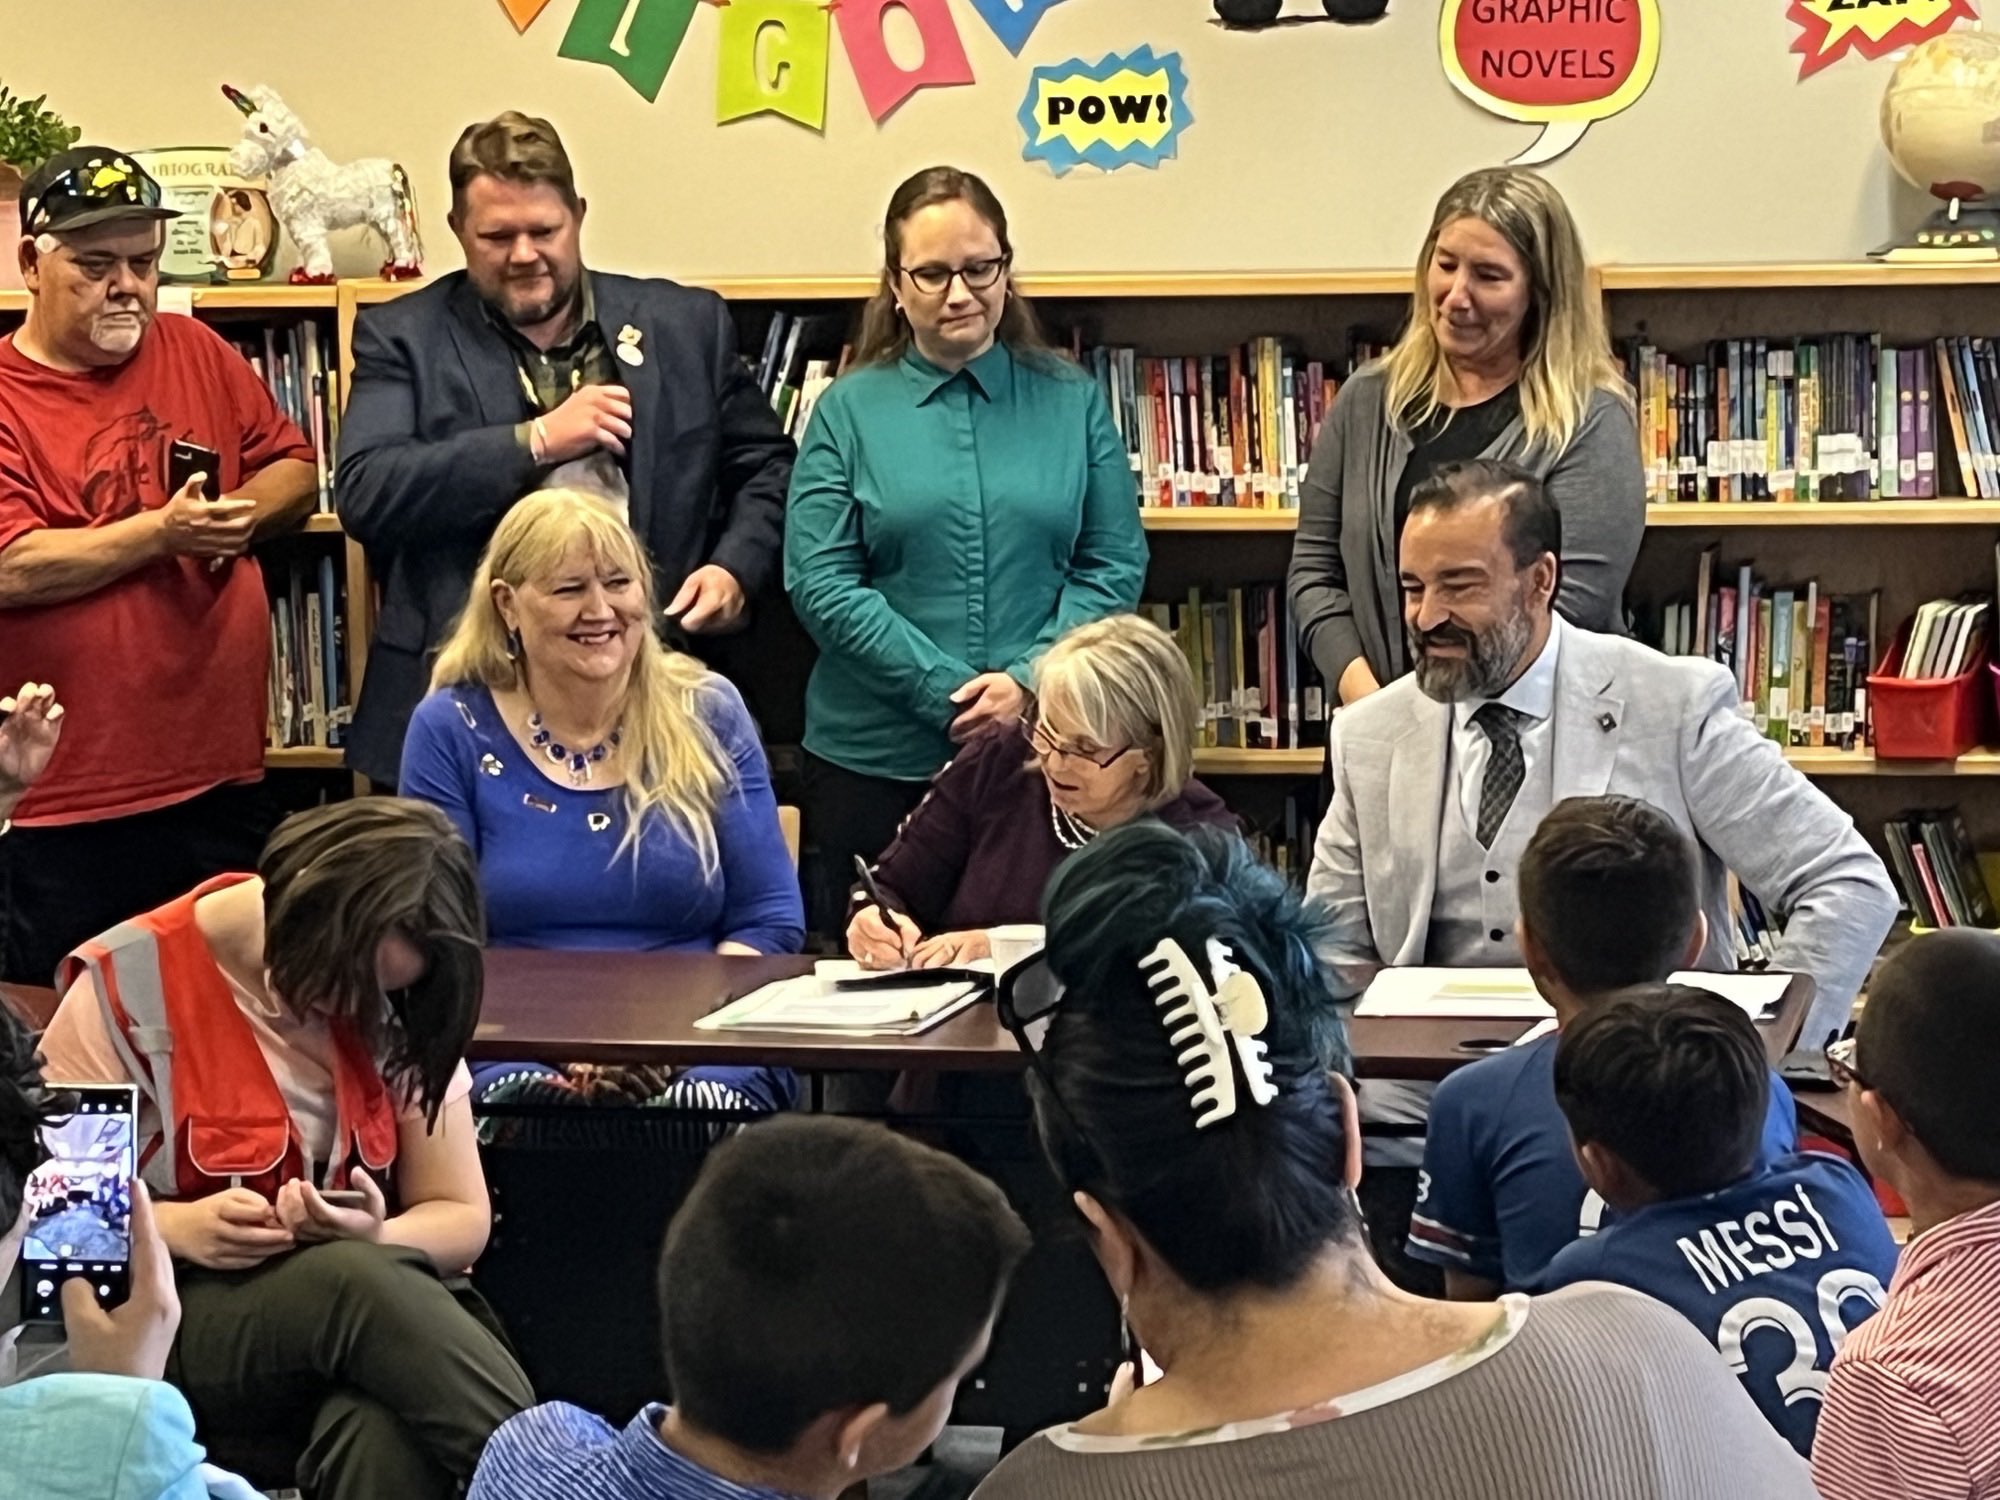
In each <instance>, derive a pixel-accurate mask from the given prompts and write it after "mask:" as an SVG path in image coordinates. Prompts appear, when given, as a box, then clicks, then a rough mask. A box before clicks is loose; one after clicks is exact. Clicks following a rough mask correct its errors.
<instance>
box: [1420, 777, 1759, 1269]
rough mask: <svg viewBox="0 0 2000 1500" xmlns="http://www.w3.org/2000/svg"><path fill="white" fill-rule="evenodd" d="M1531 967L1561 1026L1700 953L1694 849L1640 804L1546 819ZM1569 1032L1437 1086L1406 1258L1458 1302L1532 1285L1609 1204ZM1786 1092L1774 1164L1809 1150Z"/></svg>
mask: <svg viewBox="0 0 2000 1500" xmlns="http://www.w3.org/2000/svg"><path fill="white" fill-rule="evenodd" d="M1519 886H1520V896H1521V920H1520V937H1521V957H1522V962H1523V963H1524V964H1526V966H1527V969H1528V972H1529V974H1530V975H1531V976H1532V977H1533V979H1534V981H1535V988H1536V989H1538V990H1540V991H1541V994H1542V998H1543V999H1544V1000H1547V1001H1548V1002H1549V1004H1550V1005H1552V1006H1553V1007H1554V1008H1555V1013H1556V1025H1557V1026H1558V1027H1559V1028H1560V1027H1566V1026H1568V1025H1569V1024H1570V1023H1571V1022H1573V1021H1575V1020H1576V1018H1577V1017H1578V1016H1581V1015H1583V1014H1584V1013H1585V1012H1586V1011H1587V1010H1588V1009H1589V1008H1590V1007H1591V1005H1592V1004H1594V1003H1595V1002H1596V1001H1597V1000H1598V999H1599V998H1600V997H1602V996H1604V995H1607V994H1610V993H1611V992H1613V991H1615V990H1621V989H1624V988H1625V987H1627V986H1628V985H1635V984H1654V983H1658V982H1659V981H1661V980H1664V979H1665V978H1666V977H1667V975H1669V974H1671V973H1673V972H1674V971H1675V970H1676V969H1680V968H1684V967H1685V966H1687V965H1688V964H1691V963H1693V962H1694V961H1695V960H1696V959H1697V958H1698V957H1699V956H1700V954H1701V950H1702V944H1703V942H1704V940H1705V939H1706V937H1707V933H1708V924H1707V921H1706V919H1705V918H1704V917H1703V916H1702V913H1701V897H1700V886H1699V881H1698V878H1697V874H1696V865H1695V853H1694V847H1693V845H1692V844H1690V843H1689V842H1688V839H1687V836H1686V835H1685V834H1683V833H1682V832H1681V831H1680V829H1679V828H1677V827H1675V826H1674V823H1673V820H1672V819H1670V818H1668V817H1667V816H1666V814H1664V813H1662V812H1660V811H1659V810H1658V809H1657V808H1655V807H1653V806H1651V805H1650V804H1648V803H1645V802H1641V801H1639V800H1638V799H1637V798H1633V797H1571V798H1568V799H1566V800H1565V801H1563V802H1561V803H1558V804H1557V805H1556V806H1555V807H1554V808H1553V809H1551V810H1550V812H1549V814H1548V816H1546V817H1545V818H1543V819H1542V822H1541V825H1540V826H1539V827H1538V828H1536V830H1535V834H1534V837H1533V838H1531V839H1530V840H1529V841H1528V847H1527V848H1526V849H1525V850H1524V851H1523V852H1522V855H1521V867H1520V877H1519ZM1559 1035H1560V1031H1558V1032H1556V1033H1553V1034H1550V1035H1547V1036H1543V1037H1541V1038H1539V1039H1537V1040H1535V1041H1533V1042H1530V1043H1528V1044H1527V1045H1526V1046H1522V1047H1510V1048H1508V1049H1507V1050H1506V1051H1504V1052H1501V1053H1498V1054H1496V1055H1494V1056H1492V1057H1486V1058H1481V1059H1480V1060H1479V1061H1478V1062H1476V1063H1473V1064H1472V1065H1471V1066H1469V1067H1464V1068H1460V1069H1459V1070H1458V1071H1457V1072H1456V1073H1453V1074H1452V1075H1451V1076H1450V1077H1449V1078H1447V1079H1445V1081H1444V1082H1443V1083H1441V1084H1439V1085H1438V1088H1437V1096H1436V1098H1435V1099H1434V1100H1433V1101H1432V1103H1431V1117H1430V1128H1429V1136H1428V1139H1427V1140H1426V1142H1425V1146H1424V1171H1423V1177H1422V1179H1421V1181H1420V1184H1419V1188H1418V1196H1417V1206H1416V1210H1415V1212H1414V1213H1413V1214H1412V1216H1411V1219H1410V1240H1409V1246H1408V1254H1409V1255H1410V1256H1411V1257H1412V1258H1414V1259H1416V1260H1422V1261H1428V1262H1430V1263H1431V1264H1433V1265H1438V1266H1442V1267H1443V1268H1444V1274H1445V1291H1446V1294H1447V1295H1448V1296H1451V1297H1454V1298H1461V1299H1466V1300H1471V1301H1478V1300H1481V1299H1485V1298H1490V1297H1494V1296H1497V1295H1499V1293H1500V1292H1501V1291H1503V1290H1504V1291H1524V1290H1532V1289H1534V1287H1535V1286H1536V1284H1537V1282H1538V1280H1539V1278H1540V1276H1541V1273H1542V1271H1543V1269H1544V1268H1545V1267H1546V1266H1547V1265H1548V1263H1549V1261H1550V1259H1551V1258H1552V1257H1553V1256H1554V1255H1555V1253H1556V1252H1557V1251H1558V1250H1560V1249H1562V1247H1563V1246H1565V1245H1567V1244H1569V1243H1570V1241H1572V1240H1574V1239H1575V1238H1576V1237H1577V1235H1578V1234H1579V1233H1588V1232H1590V1230H1592V1229H1593V1228H1595V1227H1596V1223H1597V1220H1598V1218H1599V1216H1600V1214H1601V1211H1602V1208H1601V1205H1600V1204H1598V1203H1597V1202H1596V1201H1595V1200H1593V1199H1590V1198H1589V1197H1588V1190H1587V1189H1586V1188H1585V1186H1584V1181H1583V1178H1582V1176H1581V1175H1580V1174H1579V1173H1578V1171H1577V1167H1576V1159H1575V1157H1574V1156H1573V1155H1572V1154H1571V1152H1570V1145H1569V1132H1568V1131H1567V1130H1566V1129H1565V1128H1564V1126H1563V1118H1562V1112H1561V1111H1560V1110H1558V1109H1557V1108H1556V1098H1555V1089H1554V1087H1553V1084H1552V1082H1551V1075H1552V1071H1553V1068H1554V1064H1555V1054H1556V1041H1557V1037H1558V1036H1559ZM1798 1140H1799V1127H1798V1110H1797V1108H1796V1106H1794V1104H1793V1103H1792V1094H1791V1090H1790V1089H1788V1088H1786V1087H1785V1086H1784V1085H1783V1083H1782V1082H1778V1081H1776V1079H1775V1075H1773V1087H1772V1089H1771V1091H1770V1117H1769V1119H1768V1120H1767V1122H1766V1124H1765V1130H1764V1149H1765V1153H1766V1155H1767V1156H1772V1157H1776V1156H1782V1155H1785V1154H1787V1153H1788V1152H1791V1151H1793V1150H1795V1149H1796V1148H1797V1146H1798Z"/></svg>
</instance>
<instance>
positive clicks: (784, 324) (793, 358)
mask: <svg viewBox="0 0 2000 1500" xmlns="http://www.w3.org/2000/svg"><path fill="white" fill-rule="evenodd" d="M830 326H831V325H830V324H829V323H828V321H827V319H826V318H825V317H824V316H820V315H815V314H812V313H789V312H782V311H780V312H775V313H773V314H772V315H771V326H770V327H769V328H767V329H765V330H764V349H763V352H762V354H760V355H759V356H758V359H757V362H756V364H755V365H754V366H753V373H754V374H755V375H756V378H757V388H758V389H759V390H761V391H762V392H763V393H764V396H765V399H766V400H768V401H769V402H770V403H771V410H773V411H775V412H776V413H777V414H778V420H779V421H780V422H781V423H783V424H784V428H785V434H786V436H788V437H791V438H794V439H796V438H802V437H804V436H805V431H806V419H807V418H809V417H810V416H811V415H812V409H813V404H814V403H815V402H817V401H818V400H819V398H820V397H821V396H822V395H824V394H825V393H826V388H827V387H828V386H830V385H832V384H833V382H834V378H835V377H836V376H838V375H840V374H842V373H843V372H845V371H846V369H847V366H848V364H849V362H850V361H851V360H852V359H853V357H854V346H853V345H852V344H842V345H841V346H840V353H839V355H838V356H836V357H834V358H831V359H823V358H815V357H813V355H812V354H811V353H810V351H811V350H814V349H819V348H823V347H824V345H825V333H826V330H827V328H828V327H830Z"/></svg>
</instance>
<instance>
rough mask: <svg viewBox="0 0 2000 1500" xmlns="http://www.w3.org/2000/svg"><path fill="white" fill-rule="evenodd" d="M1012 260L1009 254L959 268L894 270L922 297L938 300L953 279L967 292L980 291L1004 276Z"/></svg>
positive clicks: (898, 268)
mask: <svg viewBox="0 0 2000 1500" xmlns="http://www.w3.org/2000/svg"><path fill="white" fill-rule="evenodd" d="M1013 260H1014V257H1013V256H1011V255H1002V256H999V257H998V258H996V259H994V260H973V261H967V262H966V263H965V264H964V265H962V266H897V267H896V269H897V270H898V271H901V272H902V273H903V274H904V275H905V276H907V277H909V278H910V280H911V282H912V283H914V284H915V286H916V288H917V290H918V291H920V292H922V293H923V294H924V295H925V296H927V297H937V296H941V295H942V294H943V293H944V291H945V289H946V288H948V287H949V286H950V285H951V281H952V278H953V277H954V276H956V277H958V278H959V279H960V280H962V281H963V282H964V283H965V285H966V289H967V290H968V291H974V292H983V291H985V290H986V289H987V288H988V287H990V286H992V285H993V283H994V282H996V281H998V280H999V279H1000V278H1001V276H1003V275H1004V274H1005V273H1006V270H1007V267H1008V266H1009V265H1010V264H1012V263H1013Z"/></svg>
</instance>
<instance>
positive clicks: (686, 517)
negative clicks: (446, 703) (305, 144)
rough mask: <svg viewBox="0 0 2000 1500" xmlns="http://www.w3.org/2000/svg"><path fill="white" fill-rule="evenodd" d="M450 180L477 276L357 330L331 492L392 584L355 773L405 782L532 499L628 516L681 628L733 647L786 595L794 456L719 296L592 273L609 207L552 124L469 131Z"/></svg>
mask: <svg viewBox="0 0 2000 1500" xmlns="http://www.w3.org/2000/svg"><path fill="white" fill-rule="evenodd" d="M450 174H451V228H452V232H453V233H454V234H455V235H457V237H458V243H459V246H460V248H461V249H462V250H463V251H464V252H465V269H464V270H463V271H460V272H454V273H453V274H451V275H449V276H445V277H442V278H441V279H439V280H437V281H435V282H433V283H431V284H430V285H429V286H427V287H425V288H424V289H423V290H422V291H419V292H416V293H414V294H412V295H410V296H407V297H402V298H399V299H398V300H396V301H394V302H391V303H388V304H386V305H385V306H382V307H376V308H371V309H370V310H369V311H367V312H365V313H363V314H362V315H361V317H360V319H359V320H358V322H357V323H356V326H355V330H354V383H353V390H352V396H351V399H350V401H349V403H348V408H347V415H346V417H345V419H344V421H343V422H342V425H341V432H340V468H339V474H338V478H337V483H336V485H335V488H334V507H335V509H337V510H338V511H339V512H340V519H341V521H342V523H343V524H344V525H345V527H346V529H347V534H348V535H349V536H352V537H354V538H355V539H357V540H358V541H359V542H360V543H361V544H362V546H364V547H365V548H366V549H367V551H368V563H369V568H370V570H371V571H372V572H373V574H374V576H375V578H376V579H377V580H378V581H379V582H380V583H381V585H382V608H381V613H380V614H379V615H378V616H377V618H376V621H375V638H374V640H373V642H372V643H371V644H370V646H369V650H368V671H367V675H366V677H365V679H364V680H363V682H362V686H361V701H360V703H359V704H358V705H356V707H355V713H354V727H353V729H352V731H351V732H350V734H349V736H348V741H347V761H348V764H349V765H351V766H352V767H353V768H354V769H355V770H357V771H360V772H362V773H363V774H365V775H367V776H369V777H371V778H373V779H374V780H375V781H377V782H378V783H382V784H383V785H387V786H393V785H394V784H395V782H396V779H397V771H398V768H399V766H400V763H401V759H402V749H403V733H404V730H405V729H406V728H407V727H408V726H409V721H410V714H411V711H412V710H414V709H415V707H416V706H417V701H418V700H419V699H420V698H422V697H423V695H424V693H425V692H427V691H428V690H429V685H430V662H431V654H432V652H433V651H434V650H435V648H436V647H437V645H438V643H439V642H440V641H441V640H442V639H443V638H444V633H445V631H446V629H447V628H448V627H449V626H450V625H451V623H452V621H453V620H455V619H456V618H457V616H458V613H459V611H460V610H462V609H463V608H464V607H465V598H466V593H467V591H468V589H469V588H470V587H471V584H472V574H473V567H474V564H475V563H476V562H477V561H478V558H479V554H480V552H481V550H482V549H483V548H484V547H485V545H486V543H487V540H488V539H489V538H490V537H491V536H492V535H493V529H494V527H496V526H497V525H498V524H499V522H500V517H501V516H503V515H505V514H506V513H507V511H508V510H509V509H510V508H512V506H513V504H514V502H515V501H517V500H519V499H520V498H521V497H522V496H524V495H526V494H529V493H530V492H532V491H535V490H540V489H550V488H557V487H566V488H572V489H582V490H587V491H590V492H592V493H595V494H598V495H600V496H602V497H603V498H604V499H605V500H607V501H609V502H610V503H611V504H613V505H615V506H617V507H618V508H619V509H621V510H622V511H623V512H624V513H625V516H626V519H627V520H628V521H629V522H630V523H631V526H632V530H633V531H634V532H636V533H637V534H638V537H639V540H640V542H641V543H643V544H644V545H645V547H646V549H647V551H648V552H649V553H650V554H651V555H652V559H653V566H654V569H655V570H656V571H657V572H658V574H659V576H660V583H661V587H662V590H663V592H665V593H666V595H667V599H666V604H665V614H666V617H667V621H668V623H669V624H670V625H671V626H673V627H674V628H675V629H677V630H679V631H684V632H686V633H687V634H689V635H693V636H703V635H715V634H719V633H723V632H727V631H731V630H735V629H739V628H741V626H742V624H743V616H744V611H745V609H746V608H747V607H748V606H749V604H750V603H751V601H753V600H755V599H756V598H757V597H758V595H759V594H760V593H762V592H763V591H764V590H765V589H766V588H767V587H768V586H770V585H771V584H773V583H774V582H775V581H776V578H777V567H778V556H779V533H780V530H781V528H782V526H783V522H784V509H785V492H786V490H787V488H788V487H789V486H790V483H791V477H792V459H793V458H794V457H795V450H794V448H793V445H792V440H791V439H790V438H788V437H786V436H785V433H784V428H783V427H782V425H781V424H780V423H779V421H778V418H777V414H776V413H775V412H773V411H772V409H771V403H770V402H769V401H768V400H766V399H765V397H764V394H763V392H762V391H760V390H759V389H758V388H757V383H756V381H755V379H753V378H752V376H751V373H750V371H749V369H748V368H747V367H746V366H745V364H744V363H743V361H742V359H741V358H739V357H738V354H737V347H736V328H735V324H734V323H733V321H732V320H731V316H730V312H729V309H728V307H727V306H725V305H724V303H723V301H722V299H721V298H720V297H718V296H716V295H715V293H713V292H709V291H703V290H700V289H697V288H695V287H686V286H680V285H677V284H676V283H674V282H671V281H665V280H660V279H649V280H640V279H637V278H634V277H629V276H613V275H610V274H608V273H605V272H601V271H592V270H589V269H588V268H586V267H585V265H584V261H583V249H582V233H583V224H584V217H585V213H586V210H587V209H588V207H589V205H588V203H587V202H586V201H585V199H584V198H583V197H582V196H581V195H580V194H579V193H578V191H577V185H576V174H575V172H574V171H573V169H572V168H571V166H570V159H569V154H568V152H566V151H565V150H564V149H563V143H562V139H561V137H560V136H558V135H557V134H556V129H555V127H554V126H553V125H551V124H550V123H549V122H548V121H547V120H542V119H536V118H534V117H532V116H530V115H525V114H522V113H520V112H519V111H517V110H509V111H507V112H506V113H505V114H502V115H500V116H498V117H496V118H494V119H492V120H487V121H484V122H482V123H480V124H477V125H471V126H468V127H467V128H466V130H465V132H464V134H462V135H461V136H460V137H459V139H458V144H457V145H455V146H454V147H453V148H452V152H451V166H450ZM653 186H654V185H652V184H648V185H647V186H646V187H645V189H643V191H646V192H649V193H650V192H652V191H653ZM630 211H632V212H637V213H642V214H643V213H650V214H654V215H656V216H657V215H661V214H671V212H672V211H673V205H672V203H671V202H670V201H669V200H667V199H665V198H659V197H657V195H656V196H655V197H654V198H649V199H648V200H647V201H646V202H645V203H643V204H641V205H639V206H638V207H636V208H633V209H631V210H630Z"/></svg>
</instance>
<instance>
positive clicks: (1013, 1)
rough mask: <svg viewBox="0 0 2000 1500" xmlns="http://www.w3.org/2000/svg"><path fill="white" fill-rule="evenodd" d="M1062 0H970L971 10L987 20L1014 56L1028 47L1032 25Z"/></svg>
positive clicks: (1017, 55)
mask: <svg viewBox="0 0 2000 1500" xmlns="http://www.w3.org/2000/svg"><path fill="white" fill-rule="evenodd" d="M1062 3H1063V0H972V8H973V9H974V10H976V11H978V12H979V14H980V15H981V16H983V17H985V18H986V24H987V25H988V26H990V27H992V28H993V34H994V35H995V36H997V37H999V38H1000V40H1001V42H1002V44H1003V45H1005V47H1006V48H1007V50H1008V51H1009V52H1011V53H1013V54H1014V55H1015V56H1016V57H1019V56H1020V55H1021V49H1022V48H1023V47H1025V46H1027V45H1028V38H1029V37H1030V36H1032V35H1033V34H1034V30H1035V26H1036V24H1037V23H1039V22H1040V20H1041V19H1042V17H1043V16H1045V15H1047V14H1048V13H1049V12H1050V11H1052V10H1054V9H1055V8H1056V7H1057V6H1058V5H1061V4H1062Z"/></svg>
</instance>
